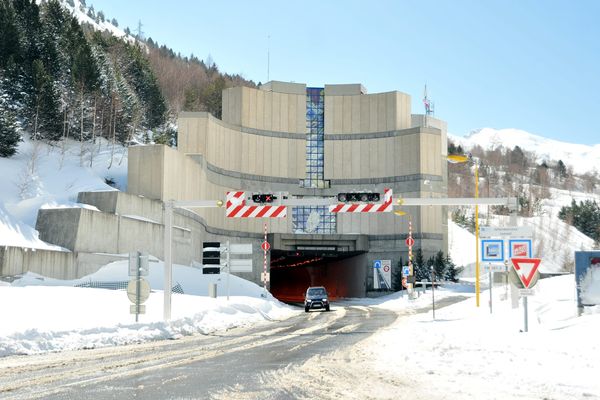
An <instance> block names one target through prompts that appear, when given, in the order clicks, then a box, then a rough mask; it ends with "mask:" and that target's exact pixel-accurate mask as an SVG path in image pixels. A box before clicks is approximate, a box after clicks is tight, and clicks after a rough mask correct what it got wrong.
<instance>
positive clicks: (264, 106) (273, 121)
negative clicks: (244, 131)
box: [222, 84, 306, 133]
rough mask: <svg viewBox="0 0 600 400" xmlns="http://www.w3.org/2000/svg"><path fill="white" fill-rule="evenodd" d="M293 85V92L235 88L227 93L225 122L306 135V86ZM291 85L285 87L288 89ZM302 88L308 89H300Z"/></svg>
mask: <svg viewBox="0 0 600 400" xmlns="http://www.w3.org/2000/svg"><path fill="white" fill-rule="evenodd" d="M291 85H293V88H292V89H289V92H282V91H283V90H286V89H285V88H284V87H279V86H280V85H277V87H276V88H275V89H276V90H280V91H275V90H267V89H266V88H267V86H263V90H259V89H253V88H248V87H234V88H229V89H225V90H224V91H223V115H222V117H223V122H225V123H227V124H230V125H233V126H237V127H244V128H250V129H258V130H265V131H274V132H288V133H305V132H306V85H298V84H296V85H294V84H291ZM288 86H290V84H288V85H285V87H288ZM296 86H301V87H302V88H303V89H304V90H301V91H299V90H296Z"/></svg>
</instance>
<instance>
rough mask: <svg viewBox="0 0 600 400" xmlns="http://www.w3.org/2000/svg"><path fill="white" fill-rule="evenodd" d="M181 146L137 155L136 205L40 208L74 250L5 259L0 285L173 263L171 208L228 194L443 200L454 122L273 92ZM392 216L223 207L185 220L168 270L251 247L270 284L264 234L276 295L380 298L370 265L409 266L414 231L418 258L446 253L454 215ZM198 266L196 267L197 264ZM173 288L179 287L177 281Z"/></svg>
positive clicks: (188, 135) (230, 97) (186, 124)
mask: <svg viewBox="0 0 600 400" xmlns="http://www.w3.org/2000/svg"><path fill="white" fill-rule="evenodd" d="M178 125H179V136H178V147H177V148H170V147H167V146H161V145H152V146H134V147H130V148H129V157H128V160H129V161H128V188H127V193H124V192H119V191H110V192H92V193H80V194H79V198H78V202H80V203H85V204H90V205H93V206H94V207H95V208H93V209H88V208H72V209H65V208H60V209H42V210H39V213H38V220H37V224H36V229H37V230H38V231H39V233H40V239H42V240H44V241H46V242H49V243H54V244H57V245H60V246H62V247H63V248H64V249H65V251H63V252H55V251H50V250H43V251H42V250H38V251H35V252H32V251H27V249H20V248H3V249H0V275H5V276H14V275H17V274H20V273H23V272H25V271H34V272H38V273H40V274H42V275H45V276H50V277H55V278H59V279H75V278H78V277H81V276H83V275H86V274H89V273H91V272H93V271H94V270H96V269H97V268H99V267H100V266H102V265H104V264H106V263H108V262H110V261H114V260H116V259H120V257H121V256H118V255H119V254H123V253H127V252H130V251H136V250H144V251H148V252H149V253H150V254H152V255H154V256H156V257H158V258H160V259H164V241H163V236H164V232H165V231H164V213H163V201H165V200H171V199H172V200H217V199H221V200H225V195H226V192H228V191H240V190H242V191H245V192H246V195H251V194H253V193H279V192H287V193H288V194H289V197H290V198H319V197H334V196H336V195H337V194H338V193H342V192H365V191H370V192H378V193H383V191H384V189H385V188H391V189H392V190H393V193H394V197H404V198H410V197H447V166H446V155H447V140H446V123H445V122H444V121H441V120H438V119H435V118H433V117H431V116H429V115H415V114H411V99H410V96H409V95H407V94H404V93H401V92H396V91H393V92H386V93H376V94H367V92H366V89H365V88H364V87H363V86H362V85H360V84H351V85H325V86H324V87H323V88H307V87H306V85H303V84H297V83H285V82H275V81H273V82H269V83H267V84H265V85H263V86H262V87H261V88H259V89H254V88H248V87H235V88H229V89H226V90H224V92H223V117H222V120H219V119H217V118H215V117H213V116H212V115H210V114H208V113H189V112H188V113H186V112H184V113H182V114H181V115H180V117H179V121H178ZM403 211H406V212H407V213H408V216H403V217H398V216H396V215H394V214H393V213H390V212H387V213H364V214H357V213H346V214H332V213H329V211H328V208H327V207H326V206H303V207H289V209H288V214H287V218H281V219H280V218H277V219H247V218H246V219H243V218H227V217H226V216H225V209H224V208H204V209H199V208H197V209H193V210H188V209H178V210H176V212H175V215H174V221H173V225H174V229H173V242H172V243H173V246H172V247H173V262H175V263H178V264H184V265H197V263H199V262H201V260H202V242H204V241H221V242H224V241H227V240H229V241H231V242H232V243H252V246H253V250H254V254H253V256H252V257H253V267H254V269H253V272H252V273H239V274H238V275H240V276H242V277H243V278H246V279H249V280H252V281H254V282H256V283H260V282H261V272H262V271H263V253H262V251H261V250H260V244H261V242H262V241H263V240H264V224H265V223H266V224H267V229H268V240H269V243H270V244H271V246H272V249H271V251H270V252H269V255H268V259H267V263H268V270H269V272H270V277H271V281H270V290H271V292H272V293H273V294H274V295H276V296H277V297H278V298H280V299H282V300H299V299H300V298H301V296H302V293H303V292H304V291H305V290H306V287H307V286H310V285H324V286H326V287H327V289H328V291H329V292H330V294H331V297H332V298H335V297H344V296H348V297H349V296H353V297H358V296H364V295H365V294H366V292H367V291H368V290H370V289H371V288H373V283H374V282H373V262H374V261H375V260H391V262H392V266H393V268H392V269H393V273H394V274H398V273H400V269H399V268H397V266H398V262H399V261H400V260H401V259H402V260H403V261H404V263H406V261H407V259H408V254H407V253H408V249H407V247H406V245H405V239H406V237H407V232H408V223H409V218H410V220H411V221H412V228H413V238H414V239H415V246H414V248H415V249H418V248H421V249H422V250H423V252H424V255H425V257H426V258H427V257H429V256H431V255H433V254H435V253H436V252H437V251H438V250H442V251H444V253H445V254H447V231H448V229H447V213H446V207H439V206H427V207H403ZM194 262H196V263H194ZM174 284H176V282H174Z"/></svg>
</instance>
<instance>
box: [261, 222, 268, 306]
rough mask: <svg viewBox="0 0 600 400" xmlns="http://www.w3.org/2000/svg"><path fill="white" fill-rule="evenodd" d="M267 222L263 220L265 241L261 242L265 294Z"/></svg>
mask: <svg viewBox="0 0 600 400" xmlns="http://www.w3.org/2000/svg"><path fill="white" fill-rule="evenodd" d="M266 243H268V242H267V223H266V222H265V241H264V242H263V246H262V248H263V253H264V258H263V283H264V285H265V295H266V294H267V250H268V247H267V244H266Z"/></svg>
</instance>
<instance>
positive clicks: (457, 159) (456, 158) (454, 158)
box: [447, 154, 480, 307]
mask: <svg viewBox="0 0 600 400" xmlns="http://www.w3.org/2000/svg"><path fill="white" fill-rule="evenodd" d="M447 159H448V161H449V162H451V163H453V164H459V163H465V162H467V161H470V160H472V158H471V157H467V156H463V155H459V154H450V155H448V156H447ZM473 165H474V167H475V198H476V199H477V198H479V165H478V164H477V163H476V162H473ZM479 280H480V279H479V205H478V204H475V305H476V306H477V307H479V304H480V302H479V292H480V285H479Z"/></svg>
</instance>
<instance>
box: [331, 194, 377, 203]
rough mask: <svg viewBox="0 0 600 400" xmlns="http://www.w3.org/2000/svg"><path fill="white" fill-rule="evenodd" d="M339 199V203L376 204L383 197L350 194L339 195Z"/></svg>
mask: <svg viewBox="0 0 600 400" xmlns="http://www.w3.org/2000/svg"><path fill="white" fill-rule="evenodd" d="M337 197H338V201H340V202H342V203H358V202H363V203H376V202H378V201H379V200H380V198H381V195H380V194H379V193H372V192H348V193H338V196H337Z"/></svg>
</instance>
